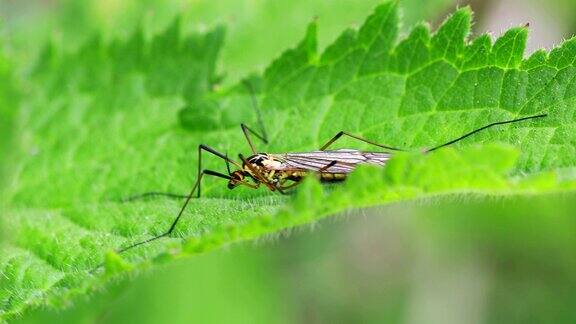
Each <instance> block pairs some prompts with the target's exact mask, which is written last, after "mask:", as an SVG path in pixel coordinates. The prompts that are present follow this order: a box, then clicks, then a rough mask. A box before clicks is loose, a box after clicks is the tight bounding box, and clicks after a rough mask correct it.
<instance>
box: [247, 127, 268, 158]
mask: <svg viewBox="0 0 576 324" xmlns="http://www.w3.org/2000/svg"><path fill="white" fill-rule="evenodd" d="M240 127H241V128H242V132H243V133H244V137H246V141H247V142H248V145H250V150H252V153H253V154H256V153H257V151H256V147H255V146H254V143H253V142H252V138H251V137H250V134H252V135H254V136H256V137H258V138H259V139H260V140H261V141H262V142H264V144H268V139H267V138H266V137H265V135H260V134H258V133H256V132H255V131H254V130H252V129H251V128H250V127H248V126H246V125H245V124H240Z"/></svg>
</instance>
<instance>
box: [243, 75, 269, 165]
mask: <svg viewBox="0 0 576 324" xmlns="http://www.w3.org/2000/svg"><path fill="white" fill-rule="evenodd" d="M243 84H244V86H245V87H246V89H247V90H248V92H249V93H250V98H251V99H252V107H254V110H255V111H256V116H257V118H258V126H259V127H260V132H261V133H260V134H258V133H257V132H255V131H254V130H252V129H251V128H250V127H248V126H246V125H245V124H240V127H242V132H244V137H246V141H247V142H248V145H250V149H251V150H252V153H254V154H256V153H257V152H256V148H255V147H254V143H253V142H252V138H251V137H250V134H252V135H254V136H256V137H258V138H259V139H260V140H262V142H264V144H268V135H267V134H266V128H264V122H263V121H262V115H261V114H260V109H259V108H258V100H256V93H255V91H254V87H252V84H251V83H250V82H249V81H248V80H244V81H243Z"/></svg>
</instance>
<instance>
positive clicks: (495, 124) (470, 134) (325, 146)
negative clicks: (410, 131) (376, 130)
mask: <svg viewBox="0 0 576 324" xmlns="http://www.w3.org/2000/svg"><path fill="white" fill-rule="evenodd" d="M546 116H548V114H541V115H536V116H529V117H523V118H518V119H513V120H506V121H500V122H495V123H492V124H489V125H486V126H483V127H480V128H478V129H476V130H473V131H471V132H469V133H466V134H464V135H462V136H460V137H458V138H456V139H453V140H451V141H448V142H446V143H444V144H441V145H438V146H435V147H433V148H431V149H427V150H425V152H432V151H435V150H437V149H439V148H442V147H445V146H448V145H452V144H454V143H456V142H459V141H461V140H463V139H465V138H467V137H469V136H472V135H474V134H476V133H478V132H481V131H483V130H485V129H487V128H490V127H493V126H497V125H504V124H511V123H516V122H520V121H524V120H529V119H535V118H542V117H546ZM343 135H346V136H349V137H352V138H354V139H357V140H359V141H362V142H364V143H368V144H371V145H375V146H378V147H381V148H384V149H388V150H393V151H407V150H405V149H399V148H396V147H390V146H386V145H382V144H379V143H376V142H373V141H370V140H367V139H365V138H362V137H360V136H356V135H354V134H350V133H348V132H345V131H340V132H339V133H338V134H336V135H335V136H334V137H333V138H332V139H330V140H329V141H328V142H327V143H326V144H324V145H323V146H322V147H321V148H320V150H321V151H324V150H325V149H327V148H328V147H329V146H330V145H332V144H334V142H336V141H337V140H338V139H339V138H340V137H342V136H343Z"/></svg>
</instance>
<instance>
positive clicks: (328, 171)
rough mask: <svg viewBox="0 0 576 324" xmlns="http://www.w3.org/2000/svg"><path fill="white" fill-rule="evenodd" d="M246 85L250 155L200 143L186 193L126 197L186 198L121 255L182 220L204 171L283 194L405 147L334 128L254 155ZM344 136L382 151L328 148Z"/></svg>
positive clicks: (231, 184)
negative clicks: (300, 145)
mask: <svg viewBox="0 0 576 324" xmlns="http://www.w3.org/2000/svg"><path fill="white" fill-rule="evenodd" d="M246 86H247V88H248V89H249V91H250V93H251V97H252V101H253V106H254V107H255V109H256V112H257V117H258V124H259V126H260V133H258V132H256V131H254V130H253V129H251V128H250V127H248V126H247V125H245V124H240V127H241V129H242V132H243V133H244V137H245V138H246V141H247V143H248V145H249V146H250V149H251V155H250V156H248V157H244V156H243V155H242V154H239V155H238V158H239V160H240V161H241V162H237V161H235V160H233V159H230V158H229V157H228V156H227V155H226V154H223V153H221V152H218V151H217V150H215V149H213V148H211V147H209V146H207V145H204V144H201V145H199V146H198V176H197V178H196V181H195V182H194V185H193V186H192V189H191V190H190V192H189V193H188V194H187V195H177V194H172V193H163V192H148V193H144V194H141V195H137V196H133V197H131V198H129V199H128V200H129V201H131V200H135V199H141V198H146V197H151V196H168V197H172V198H183V199H185V201H184V203H183V205H182V207H181V208H180V210H179V212H178V214H177V215H176V217H175V218H174V220H173V221H172V223H171V225H170V227H169V228H168V230H167V231H166V232H164V233H162V234H160V235H157V236H154V237H152V238H150V239H147V240H144V241H141V242H138V243H134V244H132V245H130V246H127V247H125V248H122V249H120V250H118V252H119V253H121V252H124V251H126V250H129V249H132V248H134V247H136V246H139V245H142V244H146V243H149V242H152V241H155V240H157V239H160V238H162V237H166V236H169V235H170V234H171V233H172V232H173V231H174V229H175V228H176V225H177V224H178V221H179V220H180V219H181V217H182V215H183V214H184V211H185V210H186V207H187V206H188V204H189V203H190V200H191V199H192V198H193V197H194V195H196V198H200V195H201V184H202V178H203V177H204V176H206V175H208V176H213V177H217V178H222V179H225V180H227V181H228V188H229V189H234V188H236V187H239V186H244V187H248V188H251V189H257V188H259V187H260V186H262V185H263V186H265V187H267V188H268V189H269V190H271V191H275V192H279V193H281V194H286V193H287V191H288V190H290V189H292V188H294V187H296V186H298V185H299V184H301V183H302V180H303V179H304V178H305V177H307V176H310V175H315V176H317V177H318V179H319V180H320V181H321V182H325V183H333V182H340V181H344V180H345V179H346V177H347V176H348V175H349V174H350V173H351V172H352V171H354V169H356V167H358V166H359V165H366V164H367V165H378V166H384V165H386V163H387V162H388V160H389V159H390V158H391V157H392V155H393V154H394V153H393V152H398V151H406V150H404V149H400V148H396V147H392V146H387V145H383V144H380V143H376V142H374V141H370V140H368V139H365V138H362V137H360V136H356V135H354V134H352V133H349V132H346V131H340V132H338V133H337V134H336V135H335V136H334V137H332V138H331V139H330V140H329V141H328V142H326V144H324V145H322V147H320V149H319V150H317V151H311V152H291V153H279V154H271V153H258V151H257V150H256V147H255V145H254V143H253V141H252V136H254V137H256V138H258V139H260V140H261V141H262V142H264V143H266V144H267V143H268V137H267V135H266V131H265V128H264V124H263V122H262V118H261V116H260V113H259V110H258V108H257V101H256V98H255V95H254V91H253V89H252V87H251V86H250V85H249V84H246ZM546 116H547V114H541V115H536V116H528V117H523V118H518V119H513V120H507V121H499V122H494V123H491V124H488V125H486V126H483V127H481V128H478V129H476V130H473V131H471V132H469V133H466V134H464V135H462V136H460V137H458V138H456V139H453V140H451V141H448V142H446V143H444V144H440V145H437V146H435V147H433V148H430V149H427V150H425V151H424V152H425V153H429V152H432V151H435V150H438V149H440V148H443V147H446V146H449V145H452V144H454V143H456V142H459V141H461V140H463V139H465V138H467V137H469V136H472V135H474V134H476V133H478V132H481V131H483V130H485V129H487V128H490V127H494V126H497V125H504V124H511V123H516V122H521V121H525V120H529V119H536V118H543V117H546ZM343 136H347V137H350V138H352V139H355V140H357V141H360V142H364V143H367V144H370V145H373V146H376V147H379V148H380V149H382V150H383V151H360V150H356V149H337V150H330V149H329V148H330V147H331V146H332V144H334V143H335V142H336V141H337V140H338V139H340V138H342V137H343ZM203 152H207V153H210V154H212V155H214V156H216V157H218V158H220V159H222V160H224V161H225V162H226V168H227V173H226V174H225V173H221V172H217V171H213V170H207V169H203V168H202V153H203ZM231 165H233V166H235V167H236V170H234V171H232V169H231Z"/></svg>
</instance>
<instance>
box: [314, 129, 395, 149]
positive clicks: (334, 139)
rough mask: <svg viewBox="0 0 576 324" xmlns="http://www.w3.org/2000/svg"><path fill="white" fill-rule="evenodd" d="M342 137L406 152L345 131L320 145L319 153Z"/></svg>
mask: <svg viewBox="0 0 576 324" xmlns="http://www.w3.org/2000/svg"><path fill="white" fill-rule="evenodd" d="M343 135H346V136H348V137H352V138H354V139H357V140H359V141H361V142H364V143H368V144H370V145H375V146H378V147H381V148H383V149H387V150H392V151H406V150H404V149H400V148H396V147H391V146H387V145H384V144H379V143H376V142H373V141H371V140H367V139H365V138H362V137H360V136H357V135H354V134H351V133H348V132H346V131H340V132H338V134H336V135H335V136H334V137H332V139H330V140H329V141H328V142H327V143H326V144H324V145H322V147H321V148H320V151H324V150H326V149H327V148H328V147H329V146H330V145H332V144H334V142H336V141H337V140H338V139H340V137H342V136H343Z"/></svg>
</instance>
